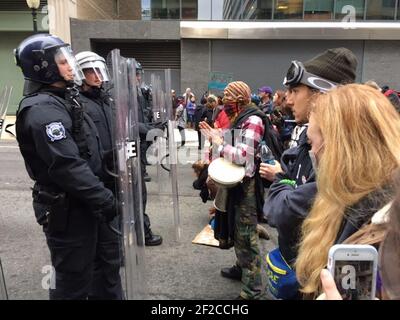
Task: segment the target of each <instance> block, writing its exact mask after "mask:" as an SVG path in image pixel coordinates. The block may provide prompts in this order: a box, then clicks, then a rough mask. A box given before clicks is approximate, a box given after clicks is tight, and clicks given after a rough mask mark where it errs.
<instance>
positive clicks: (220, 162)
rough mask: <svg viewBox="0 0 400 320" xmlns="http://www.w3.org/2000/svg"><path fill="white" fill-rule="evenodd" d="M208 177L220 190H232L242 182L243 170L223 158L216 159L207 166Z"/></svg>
mask: <svg viewBox="0 0 400 320" xmlns="http://www.w3.org/2000/svg"><path fill="white" fill-rule="evenodd" d="M208 175H209V176H210V178H211V179H212V180H214V181H215V183H216V184H218V186H220V187H222V188H232V187H234V186H236V185H237V184H238V183H239V182H240V181H242V180H243V178H244V175H245V169H244V167H242V166H238V165H237V164H234V163H232V162H230V161H228V160H225V159H224V158H218V159H215V160H214V161H212V162H211V164H210V165H209V166H208Z"/></svg>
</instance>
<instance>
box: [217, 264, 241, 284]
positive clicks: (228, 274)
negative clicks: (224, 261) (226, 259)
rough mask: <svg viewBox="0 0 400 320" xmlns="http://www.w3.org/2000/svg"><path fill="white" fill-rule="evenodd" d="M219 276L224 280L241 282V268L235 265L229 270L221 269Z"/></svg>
mask: <svg viewBox="0 0 400 320" xmlns="http://www.w3.org/2000/svg"><path fill="white" fill-rule="evenodd" d="M221 275H222V276H223V277H225V278H229V279H232V280H238V281H241V280H242V268H241V267H239V266H238V265H236V264H235V265H234V266H232V267H230V268H222V269H221Z"/></svg>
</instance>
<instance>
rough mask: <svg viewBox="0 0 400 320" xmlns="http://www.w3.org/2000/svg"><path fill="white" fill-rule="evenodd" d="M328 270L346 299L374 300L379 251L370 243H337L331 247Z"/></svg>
mask: <svg viewBox="0 0 400 320" xmlns="http://www.w3.org/2000/svg"><path fill="white" fill-rule="evenodd" d="M328 270H329V271H330V272H331V274H332V275H333V278H334V279H335V283H336V287H337V289H338V290H339V292H340V294H341V295H342V298H343V299H344V300H373V299H375V291H376V276H377V271H378V252H377V251H376V249H375V248H374V247H373V246H370V245H352V244H337V245H334V246H333V247H331V249H330V250H329V257H328Z"/></svg>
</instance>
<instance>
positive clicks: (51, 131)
mask: <svg viewBox="0 0 400 320" xmlns="http://www.w3.org/2000/svg"><path fill="white" fill-rule="evenodd" d="M46 134H47V136H48V137H49V138H50V140H51V141H52V142H54V141H57V140H61V139H65V138H66V137H67V136H66V135H65V128H64V126H63V124H62V123H61V122H52V123H50V124H48V125H46Z"/></svg>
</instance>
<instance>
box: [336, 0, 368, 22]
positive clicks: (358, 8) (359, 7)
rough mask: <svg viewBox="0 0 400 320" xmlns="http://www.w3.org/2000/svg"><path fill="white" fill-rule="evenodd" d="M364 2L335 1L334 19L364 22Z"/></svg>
mask: <svg viewBox="0 0 400 320" xmlns="http://www.w3.org/2000/svg"><path fill="white" fill-rule="evenodd" d="M364 8H365V1H364V0H336V10H335V19H336V20H343V19H345V20H346V21H353V19H354V18H355V19H356V20H364Z"/></svg>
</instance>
